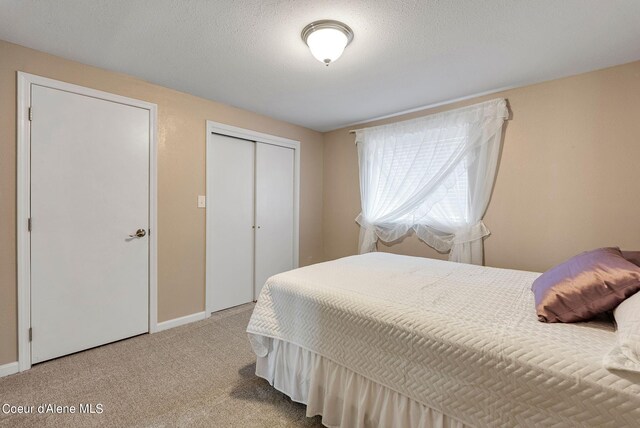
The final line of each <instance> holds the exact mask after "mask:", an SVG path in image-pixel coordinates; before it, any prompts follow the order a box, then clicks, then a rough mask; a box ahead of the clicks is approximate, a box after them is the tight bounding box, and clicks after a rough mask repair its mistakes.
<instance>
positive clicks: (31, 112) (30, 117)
mask: <svg viewBox="0 0 640 428" xmlns="http://www.w3.org/2000/svg"><path fill="white" fill-rule="evenodd" d="M32 120H33V109H32V108H31V107H29V121H32Z"/></svg>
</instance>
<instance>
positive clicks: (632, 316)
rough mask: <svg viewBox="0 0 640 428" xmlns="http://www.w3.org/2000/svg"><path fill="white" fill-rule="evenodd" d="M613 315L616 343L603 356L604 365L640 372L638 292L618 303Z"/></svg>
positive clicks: (639, 295) (609, 367)
mask: <svg viewBox="0 0 640 428" xmlns="http://www.w3.org/2000/svg"><path fill="white" fill-rule="evenodd" d="M613 316H614V317H615V319H616V324H617V326H618V331H617V332H616V335H617V342H618V344H617V345H616V346H615V348H613V349H612V350H611V352H609V353H608V354H607V355H606V356H605V357H604V367H605V368H607V369H616V370H628V371H632V372H639V373H640V292H638V293H636V294H634V295H633V296H631V297H629V298H627V299H626V300H625V301H624V302H622V303H620V304H619V305H618V307H617V308H616V310H615V311H614V312H613Z"/></svg>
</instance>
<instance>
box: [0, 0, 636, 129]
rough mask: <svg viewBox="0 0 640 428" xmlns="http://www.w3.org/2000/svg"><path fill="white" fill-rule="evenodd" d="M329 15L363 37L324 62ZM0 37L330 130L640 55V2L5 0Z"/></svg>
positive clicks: (0, 9) (0, 6) (0, 11)
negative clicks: (312, 42) (311, 30)
mask: <svg viewBox="0 0 640 428" xmlns="http://www.w3.org/2000/svg"><path fill="white" fill-rule="evenodd" d="M323 18H329V19H337V20H341V21H344V22H345V23H347V24H348V25H349V26H351V28H352V29H353V30H354V32H355V39H354V41H353V43H352V44H351V45H349V47H347V49H346V51H345V53H344V55H343V56H342V57H341V58H340V59H339V60H338V61H337V62H336V63H334V64H332V65H330V66H329V67H325V66H323V65H322V64H321V63H320V62H318V61H316V60H315V59H314V58H313V57H312V56H311V53H310V52H309V51H308V49H307V47H306V46H305V45H304V43H303V42H302V40H301V39H300V31H301V30H302V28H303V27H304V26H305V25H306V24H308V23H309V22H311V21H314V20H317V19H323ZM0 39H4V40H7V41H10V42H14V43H18V44H20V45H24V46H28V47H31V48H35V49H39V50H42V51H45V52H49V53H52V54H55V55H58V56H62V57H64V58H69V59H73V60H76V61H80V62H83V63H86V64H91V65H95V66H98V67H102V68H106V69H109V70H115V71H119V72H124V73H127V74H131V75H133V76H137V77H140V78H143V79H145V80H148V81H151V82H154V83H157V84H160V85H163V86H168V87H170V88H174V89H177V90H180V91H184V92H188V93H191V94H194V95H198V96H201V97H204V98H209V99H212V100H216V101H220V102H223V103H227V104H230V105H234V106H237V107H242V108H245V109H248V110H252V111H255V112H259V113H263V114H265V115H268V116H271V117H275V118H278V119H282V120H286V121H289V122H292V123H296V124H299V125H303V126H306V127H309V128H313V129H316V130H320V131H326V130H330V129H334V128H338V127H341V126H345V125H347V124H352V123H355V122H358V121H363V120H365V119H371V118H375V117H379V116H384V115H388V114H391V113H395V112H399V111H403V110H408V109H412V108H416V107H419V106H424V105H429V104H432V103H438V102H442V101H446V100H451V99H455V98H459V97H464V96H468V95H472V94H477V93H482V92H486V91H491V90H496V89H499V88H504V87H512V86H520V85H524V84H529V83H534V82H540V81H544V80H549V79H553V78H558V77H562V76H568V75H571V74H577V73H580V72H584V71H589V70H595V69H598V68H603V67H607V66H611V65H615V64H621V63H625V62H630V61H634V60H637V59H640V1H639V0H562V1H559V0H484V1H479V0H448V1H446V0H441V1H437V0H423V1H409V0H402V1H400V0H349V1H344V0H343V1H329V0H326V1H325V0H315V1H302V0H263V1H240V0H236V1H229V0H227V1H223V0H218V1H212V0H208V1H205V0H191V1H186V0H183V1H178V0H173V1H170V0H56V1H54V0H50V1H42V0H40V1H36V0H0ZM0 60H1V59H0Z"/></svg>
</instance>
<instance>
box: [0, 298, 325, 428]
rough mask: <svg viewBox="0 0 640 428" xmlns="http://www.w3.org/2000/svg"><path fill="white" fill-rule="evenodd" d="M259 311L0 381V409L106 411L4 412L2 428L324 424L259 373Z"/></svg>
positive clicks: (245, 309)
mask: <svg viewBox="0 0 640 428" xmlns="http://www.w3.org/2000/svg"><path fill="white" fill-rule="evenodd" d="M252 309H253V304H249V305H243V306H240V307H238V308H234V309H229V310H227V311H223V312H219V313H217V314H214V315H213V316H212V317H211V318H209V319H207V320H204V321H200V322H197V323H193V324H189V325H186V326H182V327H177V328H174V329H171V330H167V331H164V332H161V333H156V334H153V335H148V334H145V335H142V336H137V337H134V338H131V339H127V340H123V341H120V342H116V343H112V344H110V345H105V346H102V347H99V348H95V349H91V350H88V351H84V352H80V353H77V354H73V355H70V356H67V357H63V358H59V359H57V360H52V361H48V362H45V363H42V364H38V365H35V366H33V368H32V369H31V370H28V371H26V372H24V373H20V374H16V375H12V376H8V377H5V378H1V379H0V406H1V405H2V404H4V403H10V404H15V405H29V406H30V405H34V406H36V411H37V406H38V405H40V404H56V405H63V406H64V405H66V406H70V405H75V406H76V407H78V406H79V404H81V403H83V404H94V405H95V404H98V403H101V404H102V405H103V406H104V412H103V413H102V414H45V415H37V414H36V415H6V414H3V413H2V411H1V409H0V426H1V427H32V426H33V427H36V426H37V427H44V426H56V427H57V426H65V427H68V426H71V427H88V426H109V427H186V426H189V427H191V426H195V427H299V426H300V427H320V426H322V425H321V423H320V417H315V418H306V417H305V407H304V406H303V405H301V404H298V403H293V402H291V400H289V398H288V397H286V396H285V395H284V394H281V393H280V392H278V391H276V390H275V389H273V388H272V387H271V386H270V385H269V384H268V383H267V382H266V381H265V380H263V379H260V378H258V377H256V376H255V374H254V373H255V355H254V354H253V352H252V351H251V347H250V346H249V343H248V340H247V336H246V333H245V328H246V326H247V324H248V322H249V317H250V315H251V311H252Z"/></svg>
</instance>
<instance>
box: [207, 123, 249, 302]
mask: <svg viewBox="0 0 640 428" xmlns="http://www.w3.org/2000/svg"><path fill="white" fill-rule="evenodd" d="M255 146H256V144H255V143H254V142H253V141H247V140H242V139H238V138H232V137H227V136H223V135H218V134H214V135H212V138H211V140H210V144H209V147H208V148H207V194H208V195H209V198H208V203H207V210H208V214H209V215H208V218H207V259H208V260H207V266H209V267H210V269H209V270H208V272H207V307H208V308H210V310H211V311H212V312H215V311H219V310H221V309H226V308H230V307H232V306H237V305H241V304H243V303H247V302H250V301H252V300H253V254H254V246H253V244H254V229H253V226H254V223H253V220H254V183H255V176H254V163H255Z"/></svg>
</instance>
